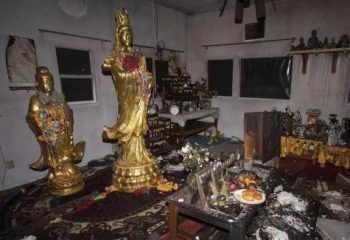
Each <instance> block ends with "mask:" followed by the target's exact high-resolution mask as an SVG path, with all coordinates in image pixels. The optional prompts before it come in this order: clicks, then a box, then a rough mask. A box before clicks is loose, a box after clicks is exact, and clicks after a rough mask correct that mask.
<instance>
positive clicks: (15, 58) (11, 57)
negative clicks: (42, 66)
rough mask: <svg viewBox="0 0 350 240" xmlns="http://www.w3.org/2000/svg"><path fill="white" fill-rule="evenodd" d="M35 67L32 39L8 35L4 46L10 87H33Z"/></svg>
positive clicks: (15, 88) (18, 88)
mask: <svg viewBox="0 0 350 240" xmlns="http://www.w3.org/2000/svg"><path fill="white" fill-rule="evenodd" d="M36 67H37V59H36V51H35V44H34V40H33V39H29V38H25V37H16V36H9V39H8V43H7V47H6V68H7V75H8V78H9V87H10V89H11V90H21V89H24V90H28V89H35V71H36Z"/></svg>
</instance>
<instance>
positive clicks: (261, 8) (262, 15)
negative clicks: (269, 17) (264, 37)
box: [255, 0, 266, 22]
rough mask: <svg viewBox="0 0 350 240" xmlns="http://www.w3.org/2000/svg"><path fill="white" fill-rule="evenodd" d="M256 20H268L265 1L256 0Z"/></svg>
mask: <svg viewBox="0 0 350 240" xmlns="http://www.w3.org/2000/svg"><path fill="white" fill-rule="evenodd" d="M255 9H256V18H257V19H258V21H259V22H260V21H265V19H266V8H265V1H264V0H255Z"/></svg>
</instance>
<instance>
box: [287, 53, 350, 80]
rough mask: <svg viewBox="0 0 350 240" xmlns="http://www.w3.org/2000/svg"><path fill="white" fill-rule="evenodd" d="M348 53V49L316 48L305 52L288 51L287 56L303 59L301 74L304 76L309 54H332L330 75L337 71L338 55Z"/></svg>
mask: <svg viewBox="0 0 350 240" xmlns="http://www.w3.org/2000/svg"><path fill="white" fill-rule="evenodd" d="M348 52H350V48H316V49H305V50H296V51H289V52H288V56H293V55H302V57H303V67H302V70H301V72H302V73H303V74H306V72H307V62H308V60H309V54H319V53H332V54H333V59H332V70H331V73H335V72H336V71H337V60H338V54H339V53H348Z"/></svg>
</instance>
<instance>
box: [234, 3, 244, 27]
mask: <svg viewBox="0 0 350 240" xmlns="http://www.w3.org/2000/svg"><path fill="white" fill-rule="evenodd" d="M243 8H244V3H243V2H241V1H240V0H237V1H236V8H235V23H242V22H243Z"/></svg>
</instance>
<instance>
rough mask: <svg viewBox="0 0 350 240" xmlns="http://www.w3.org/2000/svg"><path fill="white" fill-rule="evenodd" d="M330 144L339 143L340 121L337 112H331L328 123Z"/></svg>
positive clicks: (328, 141)
mask: <svg viewBox="0 0 350 240" xmlns="http://www.w3.org/2000/svg"><path fill="white" fill-rule="evenodd" d="M328 128H329V130H328V139H327V144H328V145H337V144H338V140H339V130H340V129H339V128H340V127H339V122H338V119H337V114H329V124H328Z"/></svg>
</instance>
